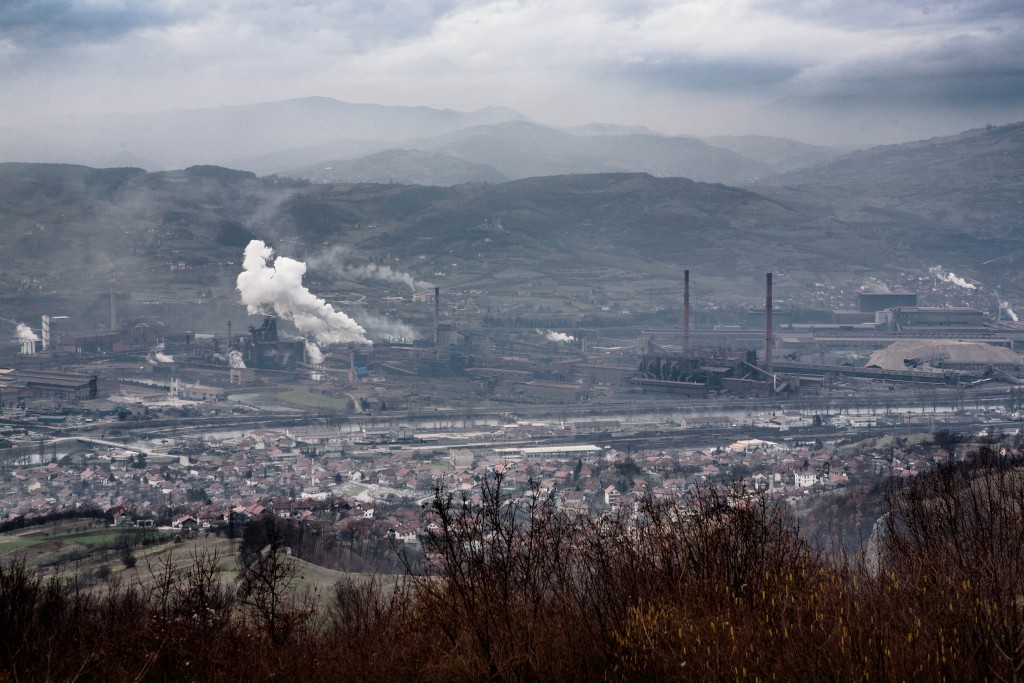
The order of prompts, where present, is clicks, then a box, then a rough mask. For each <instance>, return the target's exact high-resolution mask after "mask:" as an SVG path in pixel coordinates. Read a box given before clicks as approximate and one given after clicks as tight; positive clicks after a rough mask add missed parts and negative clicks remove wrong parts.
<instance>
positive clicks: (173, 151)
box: [0, 97, 522, 170]
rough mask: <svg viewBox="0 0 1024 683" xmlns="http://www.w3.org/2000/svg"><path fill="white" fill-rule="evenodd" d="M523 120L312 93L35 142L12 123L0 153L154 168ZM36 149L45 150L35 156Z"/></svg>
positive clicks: (80, 122)
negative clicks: (119, 154)
mask: <svg viewBox="0 0 1024 683" xmlns="http://www.w3.org/2000/svg"><path fill="white" fill-rule="evenodd" d="M519 118H522V115H521V114H519V113H517V112H514V111H512V110H508V109H500V108H488V109H481V110H478V111H475V112H458V111H455V110H451V109H433V108H430V107H397V106H385V105H377V104H353V103H349V102H341V101H338V100H334V99H331V98H327V97H307V98H302V99H294V100H285V101H281V102H265V103H259V104H251V105H236V106H230V107H218V108H214V109H189V110H176V111H163V112H157V113H153V114H114V115H107V116H101V117H91V118H78V119H69V120H64V121H61V122H60V125H59V126H52V127H50V128H48V129H47V132H46V134H45V135H44V134H41V133H35V134H33V135H31V136H30V137H31V138H32V139H34V140H35V141H36V142H35V143H34V145H28V144H26V143H25V140H24V135H25V134H24V132H23V131H14V130H11V129H8V130H7V131H0V158H2V159H4V160H11V161H36V160H40V159H42V160H50V161H64V162H76V163H83V162H84V163H87V164H89V165H95V164H96V161H95V159H97V158H102V159H108V158H110V157H111V156H112V153H111V150H115V151H124V152H130V153H131V154H133V155H135V156H136V157H137V158H139V159H147V160H149V162H148V163H150V164H152V166H150V168H151V169H173V168H183V167H186V166H192V165H196V164H220V165H225V164H227V163H230V162H231V161H233V160H237V159H242V158H247V157H252V156H258V155H262V154H268V153H271V152H279V151H282V150H288V149H293V148H302V147H311V146H315V145H320V144H326V143H330V142H333V141H335V140H341V139H371V140H376V139H380V140H389V141H392V142H394V141H399V140H404V139H408V138H412V137H420V136H428V135H437V134H439V133H443V132H448V131H452V130H457V129H458V128H464V127H468V126H474V125H480V124H488V123H495V122H497V121H504V120H509V119H519ZM33 149H40V150H42V151H41V152H40V153H39V154H35V155H33V154H32V150H33ZM60 149H63V150H64V156H63V157H62V158H53V157H52V153H53V152H55V151H57V150H60ZM13 155H21V158H17V157H15V156H13ZM26 155H29V156H26ZM246 170H249V169H246Z"/></svg>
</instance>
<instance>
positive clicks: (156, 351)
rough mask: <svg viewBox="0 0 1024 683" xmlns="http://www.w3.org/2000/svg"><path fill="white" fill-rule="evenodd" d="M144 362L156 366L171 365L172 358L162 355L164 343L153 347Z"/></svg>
mask: <svg viewBox="0 0 1024 683" xmlns="http://www.w3.org/2000/svg"><path fill="white" fill-rule="evenodd" d="M146 362H148V363H149V364H150V365H156V364H157V363H173V362H174V356H172V355H170V354H166V353H164V343H163V342H160V343H159V344H157V345H156V346H154V347H153V350H152V351H150V352H149V355H148V356H146Z"/></svg>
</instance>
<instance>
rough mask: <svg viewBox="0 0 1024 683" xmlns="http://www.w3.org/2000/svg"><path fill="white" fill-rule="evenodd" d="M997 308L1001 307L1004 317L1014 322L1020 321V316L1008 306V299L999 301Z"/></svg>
mask: <svg viewBox="0 0 1024 683" xmlns="http://www.w3.org/2000/svg"><path fill="white" fill-rule="evenodd" d="M999 308H1001V309H1002V310H1003V312H1004V313H1006V317H1008V318H1009V319H1010V320H1012V321H1013V322H1015V323H1019V322H1020V318H1018V317H1017V314H1016V313H1014V312H1013V309H1012V308H1010V302H1009V301H1000V302H999Z"/></svg>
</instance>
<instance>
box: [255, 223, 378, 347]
mask: <svg viewBox="0 0 1024 683" xmlns="http://www.w3.org/2000/svg"><path fill="white" fill-rule="evenodd" d="M273 255H274V250H273V249H271V248H270V247H268V246H267V245H266V244H264V243H263V241H262V240H252V241H251V242H249V246H247V247H246V248H245V256H244V258H243V260H242V272H241V273H239V274H238V280H237V287H238V292H239V294H241V295H242V303H243V304H245V306H246V308H247V309H248V311H249V313H250V314H254V315H255V314H259V313H264V312H267V311H268V310H273V311H274V313H276V314H277V315H278V316H279V317H281V318H284V319H285V320H289V321H291V322H292V323H293V324H294V325H295V327H297V328H298V329H299V331H300V332H302V333H303V334H307V335H311V336H312V337H313V338H314V340H315V341H316V342H317V343H319V344H341V343H346V342H358V343H360V344H370V343H371V342H370V340H369V339H367V338H366V330H365V329H363V328H362V327H361V326H360V325H359V324H358V323H357V322H356V321H355V320H353V319H352V318H350V317H348V316H347V315H346V314H345V313H344V312H342V311H336V310H334V307H333V306H331V305H330V304H329V303H327V302H326V301H324V300H323V299H321V298H320V297H318V296H316V295H314V294H313V293H312V292H310V291H309V290H308V289H306V287H305V286H304V285H303V284H302V276H303V275H304V274H305V273H306V264H305V263H303V262H302V261H296V260H295V259H291V258H288V257H287V256H278V257H277V258H276V259H274V261H273V263H271V258H272V257H273ZM318 350H319V349H318Z"/></svg>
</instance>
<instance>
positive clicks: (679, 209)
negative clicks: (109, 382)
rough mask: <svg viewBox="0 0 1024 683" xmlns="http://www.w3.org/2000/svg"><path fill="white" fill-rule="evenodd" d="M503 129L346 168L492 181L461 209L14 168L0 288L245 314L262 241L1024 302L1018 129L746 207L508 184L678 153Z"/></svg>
mask: <svg viewBox="0 0 1024 683" xmlns="http://www.w3.org/2000/svg"><path fill="white" fill-rule="evenodd" d="M504 129H505V131H506V134H507V135H506V144H507V149H508V152H509V154H508V155H507V156H501V155H495V156H492V157H491V158H490V160H491V162H493V163H489V164H487V165H482V164H478V163H477V162H474V161H472V160H471V159H470V157H471V156H472V154H474V153H478V154H481V155H483V154H484V152H483V151H482V150H485V149H486V148H487V145H490V144H491V142H493V141H494V140H498V139H501V136H495V130H496V129H495V128H494V127H492V126H482V127H476V128H470V129H467V131H463V132H462V133H459V134H452V136H451V137H449V138H448V144H450V145H452V146H457V147H458V150H435V151H433V152H421V151H406V152H401V153H399V152H383V153H381V154H379V155H377V158H376V161H375V162H374V163H368V162H366V161H365V160H364V161H352V162H351V163H349V164H348V165H347V166H346V168H348V169H349V170H350V171H351V172H356V173H364V174H366V175H365V178H366V180H372V179H374V178H376V179H383V174H387V175H389V177H388V178H387V180H388V181H391V180H399V179H401V180H406V181H410V182H413V181H417V180H420V178H419V177H418V176H416V175H415V174H416V173H418V172H419V169H422V168H423V167H424V165H427V166H430V165H433V166H434V168H435V172H436V173H447V174H449V179H451V180H454V179H455V178H456V176H458V174H460V173H467V172H468V173H475V174H477V175H476V177H475V178H474V179H475V180H481V179H488V178H490V180H489V181H488V182H472V183H468V184H453V185H449V186H445V187H442V186H424V185H403V184H393V183H391V182H388V183H387V184H379V183H372V182H362V183H345V184H342V183H317V184H313V183H310V182H308V181H302V180H291V179H286V178H279V177H275V176H267V177H262V178H261V177H257V176H256V175H255V174H253V173H249V172H245V171H237V170H231V169H226V168H221V167H215V166H194V167H189V168H187V169H185V170H181V171H167V172H159V173H147V172H145V171H143V170H141V169H138V168H112V169H93V168H87V167H83V166H71V165H48V164H0V235H2V238H3V240H4V244H5V247H6V248H5V249H4V251H3V254H2V255H0V284H3V285H4V291H5V296H6V301H7V302H8V304H9V305H17V303H18V302H20V301H23V300H26V297H29V298H34V299H36V305H40V304H39V302H38V299H39V297H50V298H51V300H53V301H54V302H55V306H56V309H54V310H53V311H52V313H51V314H53V315H56V314H65V312H66V306H64V304H61V303H60V300H61V299H63V300H67V299H68V298H69V297H74V298H75V301H76V303H75V310H76V312H77V311H81V310H91V309H96V311H97V312H98V313H101V312H102V309H103V308H104V306H103V302H102V299H101V297H102V296H103V295H104V294H107V295H108V293H109V286H110V285H109V279H110V273H111V271H112V270H113V271H116V272H117V277H118V282H119V283H121V284H119V286H123V287H124V288H125V289H128V288H129V287H130V288H131V291H132V296H133V298H135V299H136V300H151V301H154V302H167V301H169V300H170V301H176V302H181V303H182V305H184V304H186V303H188V302H198V301H200V300H204V301H210V300H222V301H223V302H224V305H225V306H237V297H236V296H235V294H234V291H233V289H234V279H235V277H236V276H237V273H238V269H239V260H240V256H241V250H242V249H243V248H244V246H245V245H246V244H247V243H248V241H249V240H250V239H253V238H261V239H266V240H268V241H269V242H270V243H271V244H272V245H274V246H275V248H277V249H278V250H279V252H280V253H282V254H286V255H292V256H297V257H300V258H307V257H309V256H312V255H315V254H319V253H321V252H322V250H323V249H324V248H325V247H331V246H343V247H345V248H346V249H348V250H350V252H351V253H352V256H353V258H355V259H357V260H358V259H362V260H363V261H367V260H371V259H381V258H383V257H385V256H386V257H388V258H390V259H391V261H392V262H393V263H394V264H395V266H396V267H398V268H400V269H402V270H407V271H409V272H410V273H411V274H412V275H413V276H414V277H415V278H417V279H424V280H430V281H434V280H436V279H438V278H441V279H442V280H443V281H442V282H441V283H440V284H443V285H445V286H470V285H472V286H473V287H476V288H480V289H483V290H485V291H488V290H489V291H494V292H497V291H501V292H508V291H514V290H516V289H519V288H523V287H535V286H543V287H544V288H546V289H549V290H551V291H552V292H553V293H554V292H557V290H558V288H559V287H560V286H566V285H568V284H569V283H572V285H573V286H576V287H585V288H589V287H593V286H594V284H595V283H598V282H599V283H601V286H602V287H605V288H611V289H606V292H607V293H608V295H609V296H610V297H612V298H613V299H614V300H617V301H619V302H620V303H621V305H623V306H626V305H628V304H629V302H630V301H636V300H642V301H648V302H649V301H651V296H652V292H655V291H658V290H660V291H663V292H664V291H669V290H670V288H674V285H673V283H677V282H678V280H679V278H680V276H681V271H682V270H683V269H684V268H689V269H691V270H693V271H694V272H695V274H698V275H700V276H701V277H702V278H703V283H704V286H706V287H707V288H708V290H709V291H710V292H712V293H714V294H716V295H723V296H724V295H733V294H741V293H742V294H744V295H749V294H750V293H751V286H750V283H751V282H753V278H755V277H756V276H757V275H756V274H757V273H763V272H764V271H765V270H773V271H778V272H784V273H786V275H787V277H786V279H785V280H780V283H781V282H790V283H800V282H802V283H805V284H806V283H810V285H813V283H815V282H837V281H847V282H850V281H853V282H856V281H859V280H860V279H861V278H863V277H865V276H869V275H884V274H885V273H887V272H906V271H908V270H909V271H911V272H913V271H915V270H917V271H918V272H922V273H923V272H925V271H926V269H927V268H928V267H929V266H932V265H935V264H942V265H944V266H946V267H947V268H951V269H954V270H956V272H958V273H962V274H964V275H966V276H968V277H973V278H977V279H979V280H981V281H982V282H986V283H988V284H989V285H991V286H995V285H998V286H999V287H1000V288H1001V289H1002V292H1003V294H1004V296H1009V295H1015V296H1019V295H1020V294H1022V293H1024V243H1022V241H1021V234H1024V232H1022V228H1024V214H1022V213H1021V211H1020V205H1019V197H1020V191H1021V187H1020V185H1021V183H1022V182H1024V167H1022V160H1024V151H1022V144H1021V142H1022V140H1021V138H1022V132H1021V131H1022V129H1024V126H1006V127H1001V128H993V129H991V130H984V131H973V132H969V133H965V134H963V135H961V136H956V137H953V138H947V139H939V140H931V141H925V142H921V143H914V144H912V145H900V146H896V147H883V148H877V149H872V150H865V151H861V152H857V153H854V154H851V155H848V156H846V157H843V158H841V159H837V160H833V161H830V162H827V163H825V164H822V165H819V166H816V167H815V171H814V173H813V174H810V173H798V172H793V173H790V174H787V175H784V176H777V177H775V178H774V179H773V180H772V183H774V184H767V183H765V184H763V185H761V186H758V187H753V186H750V187H747V188H746V189H739V188H737V187H730V186H727V185H721V184H709V183H703V182H695V181H693V180H687V179H684V178H679V177H655V174H653V173H651V174H647V173H620V172H612V173H593V174H566V175H555V176H546V177H530V178H524V179H519V180H515V181H511V182H504V183H502V182H498V180H499V178H500V176H501V175H503V174H506V172H508V174H511V172H512V171H513V170H514V171H515V172H517V173H525V172H527V171H528V170H532V171H538V172H539V171H541V170H544V169H542V168H540V167H542V166H545V165H546V164H547V165H548V166H547V167H546V170H547V171H548V172H554V171H556V170H557V168H558V167H557V164H556V162H555V161H554V159H555V158H556V157H558V158H565V157H564V155H563V154H562V152H564V151H565V149H569V148H562V151H558V150H559V146H560V145H563V143H565V144H568V143H567V142H566V140H567V139H568V140H569V141H571V144H572V145H575V144H576V141H577V140H586V141H589V142H591V143H596V144H599V145H604V149H605V151H606V152H608V150H612V149H614V145H611V144H610V143H609V142H608V140H610V139H616V140H619V141H620V142H621V141H623V140H629V139H633V138H638V137H639V138H646V137H650V138H655V139H657V140H660V141H661V143H662V144H667V143H666V142H665V141H666V140H668V139H664V138H657V137H656V136H644V135H625V136H621V135H620V136H603V135H591V136H588V137H586V138H574V137H573V136H569V135H567V134H565V133H562V132H559V131H554V130H551V129H543V128H538V127H536V126H532V125H531V124H520V123H515V124H508V125H506V126H504ZM517 136H518V137H517ZM605 138H607V139H605ZM474 140H476V141H477V142H478V143H479V146H478V147H475V146H474V145H476V144H477V142H474ZM671 140H676V141H677V142H679V144H683V142H684V140H683V139H681V138H680V139H671ZM685 142H686V143H687V144H690V143H693V144H696V145H698V147H695V148H694V149H699V146H700V145H703V144H704V143H699V142H696V141H692V140H689V141H685ZM623 144H625V143H623ZM652 144H653V143H652ZM704 146H705V147H707V146H706V145H704ZM570 148H571V145H570ZM579 149H583V148H579ZM624 149H625V148H624ZM630 149H632V148H630ZM709 149H710V148H709ZM474 150H476V151H474ZM620 151H621V150H620ZM776 151H779V150H776ZM556 152H557V153H556ZM608 153H609V154H610V152H608ZM623 154H625V152H623ZM729 154H731V153H729ZM604 158H605V159H607V158H610V157H609V156H605V157H604ZM650 158H651V159H653V160H654V161H652V162H651V164H654V162H655V161H657V159H658V157H656V156H653V155H652V156H651V157H650ZM666 158H667V157H666ZM735 158H736V159H741V157H738V156H737V157H735ZM577 160H578V161H579V163H584V162H585V163H592V162H593V158H591V157H586V156H585V155H584V156H581V157H579V158H578V159H577ZM595 163H596V162H595ZM602 163H604V162H602ZM666 163H667V162H666ZM736 168H737V169H742V168H744V166H743V165H742V164H740V165H738V166H736ZM502 169H504V170H502ZM373 174H376V175H373ZM481 175H482V176H483V177H482V178H481ZM394 176H397V178H396V177H394ZM346 286H348V285H346ZM58 292H59V293H58ZM69 293H70V294H69ZM1015 293H1016V294H1015ZM211 297H212V299H211ZM619 297H621V298H619ZM47 305H49V304H47ZM211 315H217V316H220V315H223V312H222V311H218V312H214V313H211ZM8 317H10V316H8ZM189 324H190V325H191V323H189ZM196 324H198V322H197V323H196Z"/></svg>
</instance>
